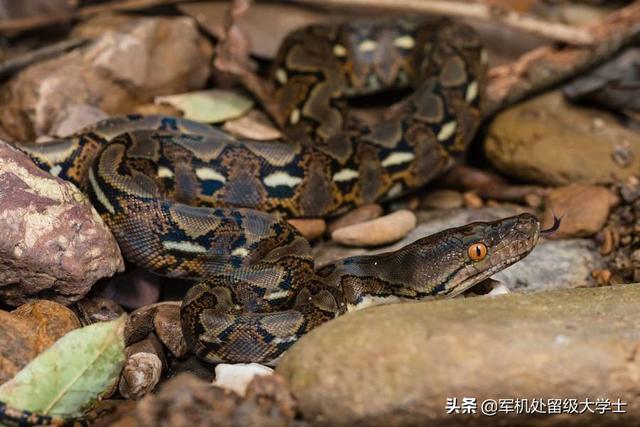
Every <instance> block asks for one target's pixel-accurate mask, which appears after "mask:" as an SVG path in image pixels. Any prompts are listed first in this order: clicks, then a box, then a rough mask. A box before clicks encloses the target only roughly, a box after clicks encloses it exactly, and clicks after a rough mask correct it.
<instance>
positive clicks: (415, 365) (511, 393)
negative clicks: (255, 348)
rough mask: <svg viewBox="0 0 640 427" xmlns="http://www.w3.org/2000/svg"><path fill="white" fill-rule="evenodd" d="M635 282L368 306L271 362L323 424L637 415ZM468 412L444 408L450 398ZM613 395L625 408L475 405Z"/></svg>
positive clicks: (638, 301)
mask: <svg viewBox="0 0 640 427" xmlns="http://www.w3.org/2000/svg"><path fill="white" fill-rule="evenodd" d="M639 310H640V286H637V285H627V286H615V287H606V288H583V289H571V290H561V291H550V292H539V293H534V294H510V295H502V296H499V297H494V298H492V297H476V298H464V299H453V300H443V301H422V302H416V303H408V304H395V305H388V306H380V307H373V308H369V309H364V310H362V311H358V312H355V313H350V314H346V315H344V316H342V317H340V318H338V319H336V320H334V321H331V322H328V323H326V324H325V325H323V326H321V327H319V328H318V329H315V330H313V331H311V332H310V333H309V334H308V335H306V336H305V337H303V338H302V339H301V340H300V342H299V343H297V344H296V345H295V346H293V347H292V349H291V350H289V351H288V352H287V353H286V354H285V356H284V357H283V359H282V360H281V362H280V364H279V365H278V366H277V369H276V372H277V373H279V374H281V375H283V376H284V377H285V378H286V379H287V380H288V381H289V384H290V385H291V390H292V392H293V394H294V396H295V397H296V399H297V400H298V403H299V408H300V411H301V412H302V414H303V416H304V419H306V420H309V421H311V422H312V423H314V424H315V425H327V426H328V425H330V426H350V425H358V426H394V425H402V426H406V425H429V426H440V425H443V426H444V425H446V426H495V425H500V426H514V425H518V426H533V425H535V426H541V425H544V426H578V425H580V426H585V425H589V426H618V425H619V426H623V425H624V426H631V425H640V400H639V399H638V395H640V358H639V357H638V355H637V353H638V348H640V329H639V328H638V327H637V324H638V312H639ZM463 397H471V398H476V399H477V402H478V410H477V413H476V414H456V413H453V414H447V413H446V410H445V408H446V401H447V398H457V399H458V404H460V403H461V400H462V398H463ZM504 398H510V399H529V401H531V400H532V399H534V398H535V399H545V402H546V399H553V398H560V399H565V398H566V399H578V401H579V402H580V401H584V400H585V399H586V398H589V399H590V400H591V401H592V402H593V401H595V400H596V399H598V398H603V399H610V401H611V402H615V401H616V400H617V399H618V398H619V399H621V401H622V402H625V403H627V406H623V407H621V409H623V410H626V411H627V413H626V414H621V415H620V414H612V413H611V412H610V411H609V412H608V413H605V414H604V415H599V414H590V413H585V414H582V415H567V414H565V415H544V416H539V417H534V416H529V415H524V416H517V415H514V414H509V415H504V414H499V415H497V416H495V417H489V416H484V415H482V414H480V404H481V402H483V401H484V400H486V399H496V400H498V399H504Z"/></svg>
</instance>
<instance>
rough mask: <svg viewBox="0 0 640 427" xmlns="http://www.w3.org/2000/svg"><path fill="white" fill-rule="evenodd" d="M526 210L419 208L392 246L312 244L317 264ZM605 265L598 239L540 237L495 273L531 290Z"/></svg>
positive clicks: (559, 284)
mask: <svg viewBox="0 0 640 427" xmlns="http://www.w3.org/2000/svg"><path fill="white" fill-rule="evenodd" d="M525 211H527V210H526V209H523V208H521V207H517V206H500V207H484V208H480V209H468V208H465V209H451V210H440V211H418V218H419V224H418V226H417V227H416V228H415V229H414V230H413V231H411V232H410V233H409V234H408V235H407V236H406V237H405V238H404V239H402V240H401V241H399V242H396V243H395V244H393V245H391V246H385V247H381V248H375V249H369V250H366V249H363V248H345V247H343V246H340V245H338V244H336V243H334V242H324V243H320V244H318V245H316V246H315V247H314V248H313V255H314V259H315V260H316V264H317V265H318V266H322V265H325V264H327V263H329V262H332V261H335V260H337V259H340V258H347V257H350V256H359V255H368V254H376V253H382V252H388V251H394V250H396V249H399V248H401V247H403V246H406V245H408V244H409V243H412V242H414V241H416V240H418V239H421V238H422V237H426V236H428V235H430V234H434V233H437V232H438V231H442V230H445V229H447V228H451V227H458V226H461V225H464V224H468V223H470V222H473V221H492V220H496V219H499V218H504V217H508V216H512V215H517V214H519V213H522V212H525ZM602 265H603V259H602V257H601V256H600V254H599V253H598V250H597V248H596V245H595V243H594V242H593V241H592V240H590V239H569V240H547V239H544V238H543V239H540V241H539V243H538V246H537V247H536V248H535V249H534V250H533V251H532V252H531V254H529V255H528V256H527V257H526V258H524V259H523V260H521V261H519V262H517V263H516V264H514V265H512V266H511V267H509V268H508V269H506V270H503V271H501V272H498V273H497V274H495V275H494V276H493V277H494V278H495V279H497V280H500V281H501V282H503V283H504V284H505V285H506V286H507V287H508V288H509V289H510V290H511V291H514V292H531V291H538V290H549V289H558V288H566V287H570V288H571V287H577V286H584V284H585V283H591V282H592V280H591V269H592V268H598V267H599V266H602Z"/></svg>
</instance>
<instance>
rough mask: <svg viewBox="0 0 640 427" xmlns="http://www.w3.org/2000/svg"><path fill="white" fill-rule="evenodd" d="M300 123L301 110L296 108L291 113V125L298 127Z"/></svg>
mask: <svg viewBox="0 0 640 427" xmlns="http://www.w3.org/2000/svg"><path fill="white" fill-rule="evenodd" d="M299 121H300V110H299V109H297V108H294V109H293V111H292V112H291V115H290V116H289V123H291V124H292V125H297V124H298V122H299Z"/></svg>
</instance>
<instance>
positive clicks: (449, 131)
mask: <svg viewBox="0 0 640 427" xmlns="http://www.w3.org/2000/svg"><path fill="white" fill-rule="evenodd" d="M457 128H458V124H457V123H456V122H455V120H452V121H450V122H448V123H445V124H443V125H442V127H441V128H440V132H438V141H446V140H447V139H449V138H451V136H452V135H453V134H454V133H456V129H457Z"/></svg>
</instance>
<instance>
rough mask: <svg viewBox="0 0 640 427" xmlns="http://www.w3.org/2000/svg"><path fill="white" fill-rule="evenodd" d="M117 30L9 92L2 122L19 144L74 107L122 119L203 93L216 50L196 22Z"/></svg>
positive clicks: (177, 20)
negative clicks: (166, 99) (178, 96)
mask: <svg viewBox="0 0 640 427" xmlns="http://www.w3.org/2000/svg"><path fill="white" fill-rule="evenodd" d="M111 29H112V30H111V31H107V32H106V33H104V34H102V35H101V36H99V37H98V38H97V39H96V40H95V41H94V42H93V43H91V44H90V45H89V46H86V47H83V48H81V49H77V50H74V51H72V52H69V53H67V54H65V55H63V56H61V57H58V58H55V59H51V60H48V61H43V62H40V63H38V64H35V65H33V66H31V67H29V68H27V69H26V70H24V71H23V72H21V73H19V74H18V75H17V76H15V77H14V78H13V79H12V80H11V81H9V82H8V83H7V84H6V86H5V88H4V93H3V94H2V100H3V101H2V102H1V103H0V105H1V106H2V108H1V109H0V121H1V123H2V125H3V128H4V130H5V131H6V132H7V133H8V134H9V135H10V136H11V137H12V138H15V139H17V140H21V141H25V140H31V139H35V137H36V136H38V135H41V134H46V133H48V132H49V131H50V130H51V126H52V125H53V123H55V122H58V121H60V118H59V117H61V116H64V115H67V114H68V113H67V110H68V109H69V108H73V106H75V105H79V104H83V105H84V104H86V105H91V106H94V107H97V108H99V109H101V110H102V111H104V112H106V113H107V114H111V115H113V114H123V113H128V112H130V111H131V110H132V108H133V106H134V105H135V104H138V103H140V102H148V101H150V100H151V99H153V97H154V96H157V95H165V94H172V93H181V92H187V91H189V90H193V89H199V88H201V87H202V86H203V85H204V84H205V82H206V81H207V78H208V76H209V71H210V65H209V62H210V59H211V55H212V47H211V46H210V44H209V42H208V41H206V40H205V39H204V37H202V36H201V35H200V34H199V33H198V30H197V28H196V24H195V21H194V20H193V19H191V18H187V17H162V18H138V19H135V20H124V24H122V25H121V26H119V27H115V29H114V27H111ZM69 76H73V78H69Z"/></svg>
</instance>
